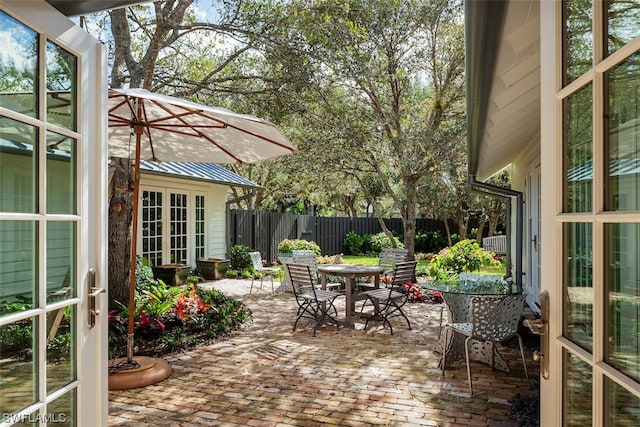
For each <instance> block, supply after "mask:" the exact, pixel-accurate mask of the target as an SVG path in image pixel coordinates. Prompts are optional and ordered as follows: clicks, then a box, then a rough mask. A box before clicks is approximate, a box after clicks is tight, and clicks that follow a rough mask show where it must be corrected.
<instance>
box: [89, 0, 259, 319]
mask: <svg viewBox="0 0 640 427" xmlns="http://www.w3.org/2000/svg"><path fill="white" fill-rule="evenodd" d="M193 2H194V0H168V1H162V2H155V3H153V4H152V5H151V6H148V5H144V6H143V5H141V6H133V7H130V8H123V9H115V10H112V11H110V12H108V14H99V15H96V16H94V17H92V18H83V20H82V22H83V25H85V26H86V27H87V29H88V31H89V32H91V31H92V30H93V31H95V33H94V35H95V36H96V37H98V38H101V39H102V40H103V42H105V43H106V44H107V46H108V47H109V53H110V62H111V76H110V77H111V78H110V86H111V87H113V88H119V87H122V86H123V85H124V84H125V83H126V84H128V85H129V86H130V87H142V88H145V89H148V90H152V91H164V92H167V93H170V94H173V95H181V94H180V93H176V89H177V88H181V90H182V94H185V95H188V94H193V93H195V92H196V91H197V87H203V86H206V85H208V84H210V83H211V82H214V81H215V79H216V78H217V77H218V74H220V73H222V71H223V70H225V69H226V68H227V67H229V68H231V67H232V66H233V65H234V61H236V60H238V59H239V58H240V57H241V56H242V53H244V52H247V51H248V50H249V47H250V42H251V41H250V39H249V38H245V39H244V42H242V43H241V40H240V39H238V38H236V43H235V45H234V47H233V48H232V49H231V50H225V51H224V52H223V53H222V54H221V55H220V56H218V57H216V58H215V61H214V60H211V62H210V64H209V67H208V68H207V72H206V75H204V76H202V78H201V80H200V81H199V82H198V84H197V85H191V86H189V87H183V86H180V85H175V84H174V83H175V82H179V81H180V79H178V76H179V75H180V73H181V71H183V70H182V69H181V68H179V67H176V64H179V63H180V61H181V59H184V58H186V57H189V56H190V54H192V53H193V52H194V51H193V50H191V49H192V48H193V40H198V39H199V37H196V34H197V33H199V32H208V33H215V34H232V33H233V34H236V33H238V34H240V33H242V32H241V31H239V30H238V29H237V28H235V27H234V24H233V22H230V21H225V22H220V23H217V24H212V23H208V22H197V21H196V20H195V17H194V15H193V14H192V13H190V9H189V7H190V6H191V5H192V3H193ZM106 28H109V29H110V32H106V31H103V30H104V29H106ZM191 36H193V37H191ZM238 68H239V69H242V67H238ZM243 78H245V76H242V75H235V76H233V77H231V78H230V77H229V76H228V75H225V76H224V78H223V80H224V81H230V80H234V79H239V80H242V79H243ZM113 161H114V163H115V165H116V167H115V170H114V175H113V180H112V184H113V183H115V184H113V185H111V188H112V190H113V191H112V193H111V194H110V207H109V228H110V234H109V288H110V301H109V305H110V307H113V306H114V305H113V301H114V299H119V300H120V301H124V300H125V299H124V298H123V296H124V295H126V294H127V292H128V280H129V273H130V271H129V261H128V260H129V254H130V247H131V242H130V224H131V218H132V214H133V213H132V207H133V206H132V203H131V192H130V191H129V190H130V189H131V187H132V182H131V178H130V174H129V169H130V168H129V160H128V159H115V158H114V159H113Z"/></svg>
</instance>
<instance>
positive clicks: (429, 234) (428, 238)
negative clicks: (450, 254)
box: [415, 230, 447, 252]
mask: <svg viewBox="0 0 640 427" xmlns="http://www.w3.org/2000/svg"><path fill="white" fill-rule="evenodd" d="M415 242H416V252H434V251H439V250H440V249H442V248H444V247H445V246H446V245H447V239H446V238H445V237H444V236H443V235H442V233H441V232H440V231H439V230H433V231H419V232H418V233H416V239H415Z"/></svg>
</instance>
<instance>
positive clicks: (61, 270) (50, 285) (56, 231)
mask: <svg viewBox="0 0 640 427" xmlns="http://www.w3.org/2000/svg"><path fill="white" fill-rule="evenodd" d="M75 242H76V227H75V223H73V222H68V221H49V222H48V223H47V304H51V303H53V302H56V301H61V300H64V299H68V298H72V297H74V296H75V295H76V286H75V285H76V280H75V260H76V244H75Z"/></svg>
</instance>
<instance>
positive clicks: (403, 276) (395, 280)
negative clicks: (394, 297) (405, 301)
mask: <svg viewBox="0 0 640 427" xmlns="http://www.w3.org/2000/svg"><path fill="white" fill-rule="evenodd" d="M417 265H418V261H403V262H397V263H396V265H395V266H394V267H393V276H392V278H391V288H392V289H395V290H404V286H405V285H406V284H407V282H412V281H413V278H414V277H415V274H416V266H417Z"/></svg>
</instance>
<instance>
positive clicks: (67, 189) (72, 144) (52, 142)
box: [47, 132, 76, 214]
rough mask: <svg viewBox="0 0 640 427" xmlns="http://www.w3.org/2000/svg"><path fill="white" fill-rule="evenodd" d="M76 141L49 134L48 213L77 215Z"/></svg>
mask: <svg viewBox="0 0 640 427" xmlns="http://www.w3.org/2000/svg"><path fill="white" fill-rule="evenodd" d="M75 165H76V141H75V140H74V139H73V138H68V137H65V136H63V135H59V134H56V133H53V132H48V133H47V213H50V214H75V213H76V203H75V201H76V198H75V193H76V191H75V187H76V178H75V177H76V166H75Z"/></svg>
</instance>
